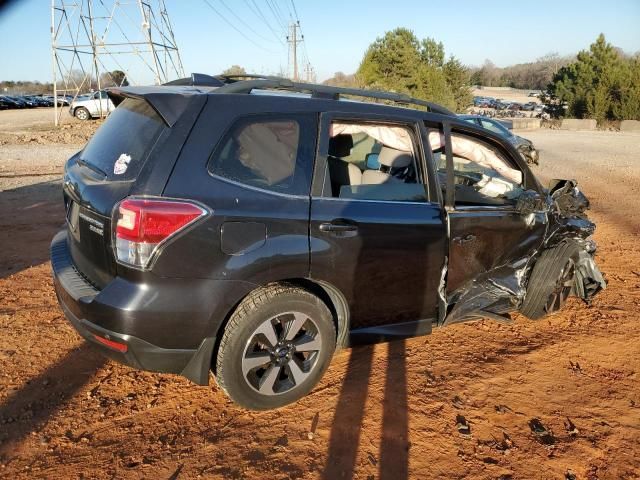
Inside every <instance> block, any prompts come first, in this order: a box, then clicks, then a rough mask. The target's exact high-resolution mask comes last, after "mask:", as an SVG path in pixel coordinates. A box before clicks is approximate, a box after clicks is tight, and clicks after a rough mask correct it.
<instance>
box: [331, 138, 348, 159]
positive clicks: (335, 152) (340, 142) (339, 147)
mask: <svg viewBox="0 0 640 480" xmlns="http://www.w3.org/2000/svg"><path fill="white" fill-rule="evenodd" d="M352 148H353V137H352V136H351V135H349V134H347V133H340V134H338V135H336V136H335V137H331V138H330V139H329V155H331V156H332V157H348V156H349V155H350V154H351V149H352Z"/></svg>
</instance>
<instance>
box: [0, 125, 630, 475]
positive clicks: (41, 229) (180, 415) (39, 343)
mask: <svg viewBox="0 0 640 480" xmlns="http://www.w3.org/2000/svg"><path fill="white" fill-rule="evenodd" d="M528 136H529V137H531V138H532V139H533V140H534V142H535V143H536V144H537V145H538V146H539V147H541V149H542V160H541V162H542V166H541V167H539V168H538V172H539V173H540V174H541V176H542V177H544V178H545V179H547V178H551V177H559V178H577V179H578V180H579V182H580V184H581V186H582V188H583V190H584V191H585V192H586V194H587V196H589V197H590V198H591V200H592V204H593V209H592V213H591V216H592V217H593V218H594V219H595V220H596V221H597V222H598V230H597V233H596V240H597V241H598V243H599V247H600V248H599V253H598V256H597V260H598V263H599V265H600V266H601V268H602V270H603V271H604V273H605V275H606V278H607V279H608V281H609V287H608V289H607V290H606V291H605V292H603V293H602V294H601V295H600V296H598V297H597V298H596V299H595V301H594V302H593V304H592V305H591V306H587V305H584V304H583V303H581V302H579V301H577V300H572V301H571V302H570V303H569V305H568V306H567V307H566V309H565V310H564V311H562V312H561V313H559V314H556V315H554V316H552V317H549V318H547V319H544V320H541V321H538V322H532V321H528V320H526V319H524V318H522V317H518V318H516V320H515V322H514V323H512V324H499V323H496V322H493V321H488V320H487V321H481V322H475V323H467V324H462V325H456V326H452V327H448V328H445V329H442V330H438V331H436V332H434V333H433V334H432V335H431V336H428V337H421V338H416V339H411V340H407V341H404V342H394V343H389V344H382V345H377V346H375V347H363V348H357V349H353V350H345V351H342V352H340V353H338V354H337V355H336V357H335V358H334V360H333V363H332V364H331V366H330V368H329V370H328V372H327V374H326V376H325V378H324V379H323V380H322V382H321V383H320V385H319V386H317V387H316V388H315V389H314V390H313V392H312V393H311V394H310V395H309V396H307V397H305V398H304V399H302V400H301V401H299V402H298V403H296V404H294V405H291V406H288V407H286V408H283V409H280V410H277V411H270V412H260V413H256V412H249V411H245V410H242V409H241V408H238V407H236V406H235V405H234V404H232V403H231V402H230V401H229V400H228V399H227V398H226V397H225V396H224V395H223V393H222V392H221V391H220V390H219V389H218V388H217V387H216V386H215V384H214V385H213V386H211V387H209V388H207V387H197V386H195V385H193V384H191V383H190V382H189V381H187V380H184V379H181V378H179V377H176V376H172V375H160V374H153V373H144V372H137V371H134V370H132V369H129V368H127V367H124V366H120V365H117V364H115V363H113V362H111V361H107V360H104V359H103V358H102V357H100V356H99V355H98V354H96V353H95V352H94V351H93V350H92V349H91V348H89V347H88V346H86V345H85V344H84V343H83V341H82V340H81V339H80V337H79V336H78V335H77V334H76V333H75V332H74V330H73V329H72V327H71V326H70V325H69V324H68V323H67V322H66V321H65V319H64V317H63V315H62V313H61V311H60V309H59V308H58V306H57V303H56V300H55V295H54V292H53V289H52V283H51V278H50V266H49V263H48V260H47V257H48V250H47V249H48V243H49V240H50V238H51V237H52V236H53V234H54V233H55V232H56V230H57V229H58V228H59V227H60V225H62V223H63V218H64V217H63V209H62V202H61V198H60V183H59V177H56V176H54V177H52V180H53V181H51V182H47V181H43V180H49V179H50V177H47V176H45V177H43V178H42V179H36V180H35V182H39V183H33V182H34V180H30V181H27V180H25V181H24V182H22V183H21V182H17V183H16V182H14V183H11V184H10V185H11V188H9V189H6V186H5V187H3V189H4V191H2V192H1V193H0V252H2V253H1V254H0V477H1V478H12V479H13V478H65V479H67V478H96V479H103V478H104V479H109V478H157V479H169V478H171V479H177V478H180V479H183V478H185V479H186V478H275V479H280V478H305V479H306V478H327V479H336V478H358V479H367V480H368V479H388V478H392V479H393V480H402V479H405V478H447V479H453V478H472V479H485V478H487V479H505V480H506V479H511V478H513V479H523V478H526V479H530V478H544V479H546V478H549V479H570V478H576V479H621V478H625V479H631V478H640V324H639V320H640V313H639V311H640V308H639V305H640V261H639V260H640V247H639V246H638V233H639V230H640V213H639V209H638V207H637V203H638V200H639V192H638V189H639V186H640V163H639V162H640V159H639V157H638V155H637V153H635V152H637V145H638V143H639V141H640V136H633V135H630V134H625V135H623V134H616V133H611V132H606V133H605V132H595V133H594V132H589V133H581V132H572V133H568V132H557V131H540V132H535V133H532V134H531V135H528ZM2 148H4V147H0V153H2V152H1V150H2ZM71 151H73V148H71ZM0 161H2V162H4V165H2V169H0V181H2V180H7V178H8V176H9V175H14V177H12V178H14V180H15V179H16V178H19V177H20V176H22V175H24V174H29V173H30V172H32V171H33V168H34V167H33V166H32V165H31V164H30V163H29V164H27V163H25V164H22V163H19V162H13V163H11V160H10V159H9V160H7V159H6V158H5V159H2V156H1V155H0ZM40 161H41V162H46V161H47V160H46V158H45V159H42V160H40ZM35 164H36V165H37V164H38V161H37V160H36V161H35ZM60 165H61V163H60V162H57V163H56V164H55V168H56V169H57V171H58V172H59V171H60ZM38 168H41V169H45V170H46V171H48V170H47V169H48V168H49V167H42V166H40V167H38ZM3 176H4V177H7V178H5V179H3V178H2V177H3ZM23 180H24V179H23ZM7 181H8V180H7ZM5 185H6V183H5ZM419 293H420V292H416V294H419ZM458 415H462V416H464V418H465V419H466V420H467V421H468V423H469V426H470V433H469V434H467V435H464V434H461V433H460V432H459V431H458V429H457V428H456V417H457V416H458ZM540 424H541V425H542V426H543V428H545V429H546V432H547V434H546V435H545V434H542V435H540V434H538V435H537V434H535V433H534V431H533V430H535V428H534V427H538V428H540Z"/></svg>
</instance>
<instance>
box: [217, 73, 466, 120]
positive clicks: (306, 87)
mask: <svg viewBox="0 0 640 480" xmlns="http://www.w3.org/2000/svg"><path fill="white" fill-rule="evenodd" d="M220 77H221V78H225V79H226V78H229V79H233V78H250V80H237V81H232V82H231V83H226V84H225V85H223V86H221V87H220V88H217V89H216V90H215V91H214V92H213V93H251V91H252V90H255V89H265V90H269V89H275V90H288V91H292V92H309V93H311V96H312V97H314V98H329V99H333V100H339V99H340V96H341V95H351V96H356V97H366V98H375V99H378V100H389V101H392V102H395V103H399V104H403V105H420V106H422V107H427V109H428V110H429V111H430V112H434V113H441V114H443V115H455V114H454V113H453V112H451V111H450V110H448V109H446V108H445V107H443V106H441V105H438V104H437V103H432V102H427V101H425V100H420V99H418V98H413V97H411V96H409V95H406V94H403V93H391V92H381V91H378V90H364V89H360V88H342V87H331V86H329V85H318V84H315V83H300V82H293V81H291V80H289V79H287V78H281V77H268V76H260V75H237V76H235V75H234V76H220ZM220 77H216V78H220Z"/></svg>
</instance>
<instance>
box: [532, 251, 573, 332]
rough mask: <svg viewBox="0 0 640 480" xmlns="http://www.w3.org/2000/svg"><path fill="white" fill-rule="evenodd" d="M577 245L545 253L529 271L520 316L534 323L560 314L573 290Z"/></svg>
mask: <svg viewBox="0 0 640 480" xmlns="http://www.w3.org/2000/svg"><path fill="white" fill-rule="evenodd" d="M580 248H581V247H580V245H578V244H577V243H576V242H573V241H567V242H563V243H561V244H560V245H558V246H556V247H553V248H550V249H548V250H545V251H544V252H542V254H541V255H540V258H539V259H538V261H537V262H536V264H535V265H534V267H533V271H532V272H531V276H530V277H529V285H528V287H527V293H526V296H525V298H524V302H523V303H522V306H521V307H520V312H521V313H522V314H523V315H524V316H526V317H528V318H530V319H532V320H537V319H539V318H542V317H544V316H545V315H548V314H551V313H554V312H557V311H558V310H560V309H561V308H562V307H563V305H564V302H565V301H566V299H567V297H568V296H569V295H570V293H571V290H572V289H573V283H574V280H575V266H576V264H577V262H578V257H579V253H580Z"/></svg>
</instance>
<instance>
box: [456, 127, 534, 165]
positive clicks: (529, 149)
mask: <svg viewBox="0 0 640 480" xmlns="http://www.w3.org/2000/svg"><path fill="white" fill-rule="evenodd" d="M459 117H460V118H462V119H463V120H465V121H467V122H469V123H472V124H474V125H477V126H480V127H482V128H486V129H487V130H489V131H491V132H493V133H497V134H498V135H500V136H502V137H504V138H505V139H507V140H508V141H509V143H511V145H513V146H514V147H515V148H516V150H518V152H520V154H521V155H522V156H523V157H524V159H525V160H526V161H527V163H528V164H534V165H538V164H539V160H540V154H539V153H538V150H536V148H535V147H534V146H533V142H532V141H531V140H529V139H527V138H524V137H521V136H519V135H516V134H515V133H513V132H512V131H511V130H510V129H509V128H508V127H507V126H506V125H505V123H504V122H501V121H499V120H495V119H493V118H487V117H483V116H482V115H459Z"/></svg>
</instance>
